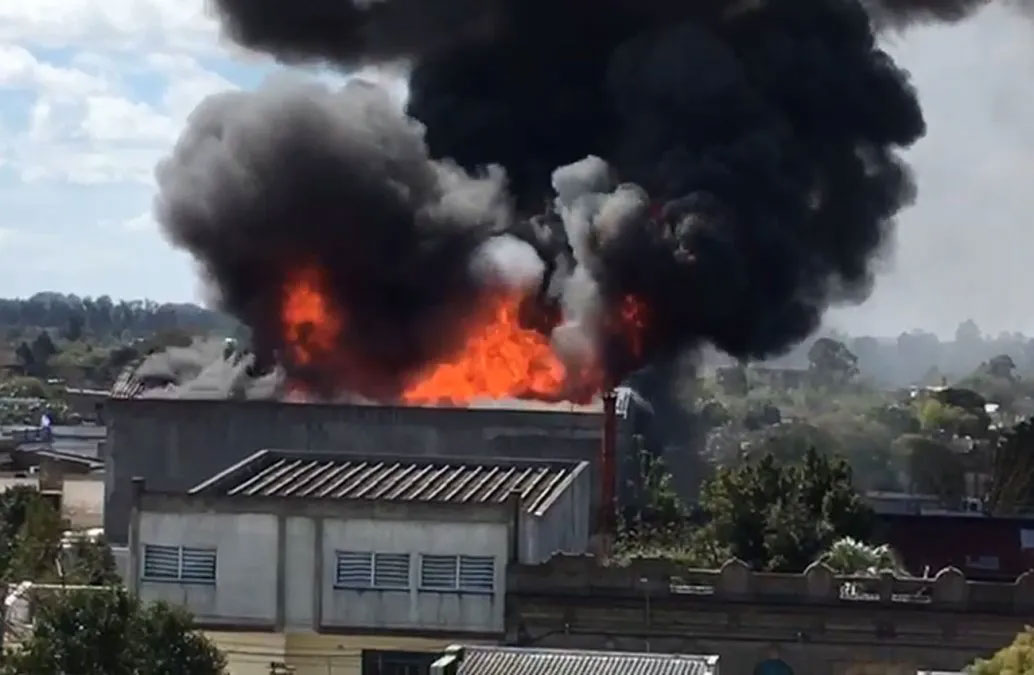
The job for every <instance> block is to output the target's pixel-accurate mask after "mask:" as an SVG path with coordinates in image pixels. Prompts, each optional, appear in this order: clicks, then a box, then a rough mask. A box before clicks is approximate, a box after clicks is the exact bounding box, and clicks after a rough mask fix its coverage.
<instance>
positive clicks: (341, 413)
mask: <svg viewBox="0 0 1034 675" xmlns="http://www.w3.org/2000/svg"><path fill="white" fill-rule="evenodd" d="M131 391H132V390H131ZM138 394H139V392H135V391H134V392H133V395H134V396H136V395H138ZM632 400H633V398H632V396H631V395H630V394H629V393H628V392H627V390H623V391H619V395H618V400H617V416H618V420H617V424H616V431H617V433H616V436H617V438H616V439H615V448H616V454H617V456H618V458H619V460H618V465H617V483H618V484H619V485H625V484H627V483H628V481H627V480H626V477H627V476H626V474H625V472H626V471H633V470H635V468H634V467H635V466H637V461H636V460H637V458H636V456H635V453H636V447H637V446H636V444H635V441H634V438H633V434H634V433H636V428H638V427H639V425H640V424H641V423H643V419H644V418H643V416H644V415H645V414H646V413H643V412H642V411H641V410H640V409H639V408H637V406H636V405H635V404H634V403H632V402H631V401H632ZM105 414H106V420H107V423H108V427H107V429H108V436H107V442H106V446H105V450H106V457H105V459H106V469H107V471H106V479H105V480H106V484H105V500H104V530H105V535H106V536H107V538H108V540H109V541H111V542H113V543H115V544H122V545H124V544H125V543H126V541H127V536H128V526H129V509H130V501H131V492H132V490H131V479H132V478H133V477H135V476H139V477H143V478H144V479H145V480H146V481H147V484H148V486H149V488H150V489H153V490H158V491H166V492H183V491H186V490H188V489H189V488H191V487H192V486H194V485H196V484H198V483H199V482H201V481H203V480H204V479H205V478H207V477H209V476H211V475H213V474H214V473H215V472H217V471H219V470H221V469H223V468H224V467H226V466H228V465H230V464H232V463H233V462H237V461H240V460H241V459H243V458H245V457H247V456H249V455H251V454H252V453H254V452H256V451H257V450H261V449H263V448H270V447H274V448H275V447H285V448H296V449H304V450H319V451H325V452H340V453H361V454H366V455H369V454H385V455H418V456H426V457H434V456H460V457H477V458H493V457H494V458H499V457H528V458H543V459H568V460H575V461H588V462H589V469H588V470H589V473H590V477H591V483H592V484H593V485H594V486H598V485H599V484H600V482H601V481H600V476H599V475H598V472H599V471H600V466H599V465H600V462H599V457H600V454H601V453H600V448H601V443H602V436H603V432H602V429H603V406H602V404H601V403H597V404H594V405H587V406H572V405H546V404H540V403H535V402H529V401H504V402H491V403H485V404H479V405H478V406H472V407H469V408H448V407H442V408H434V407H423V408H421V407H395V406H374V405H339V404H334V405H331V404H308V403H286V402H281V401H260V400H248V401H236V400H211V399H208V400H203V399H162V398H119V397H117V396H115V395H114V394H113V398H112V400H111V401H109V402H108V406H107V408H106V411H105ZM623 458H632V460H633V461H632V462H628V461H624V459H623ZM598 498H599V495H598V493H597V492H594V494H593V507H594V513H595V507H596V506H597V500H598Z"/></svg>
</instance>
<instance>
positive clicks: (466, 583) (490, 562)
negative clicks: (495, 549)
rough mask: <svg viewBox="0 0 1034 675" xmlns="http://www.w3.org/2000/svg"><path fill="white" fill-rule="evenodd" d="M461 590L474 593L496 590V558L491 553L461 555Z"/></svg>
mask: <svg viewBox="0 0 1034 675" xmlns="http://www.w3.org/2000/svg"><path fill="white" fill-rule="evenodd" d="M460 590H461V591H472V592H474V593H491V592H492V591H494V590H495V559H494V558H493V557H492V556H490V555H461V556H460Z"/></svg>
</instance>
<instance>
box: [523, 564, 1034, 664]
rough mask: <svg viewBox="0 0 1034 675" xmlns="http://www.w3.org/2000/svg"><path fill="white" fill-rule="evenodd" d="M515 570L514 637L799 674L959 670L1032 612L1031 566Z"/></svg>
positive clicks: (1007, 638) (998, 644)
mask: <svg viewBox="0 0 1034 675" xmlns="http://www.w3.org/2000/svg"><path fill="white" fill-rule="evenodd" d="M509 574H510V579H509V582H510V587H509V593H508V596H507V616H508V642H510V643H513V644H519V645H527V646H535V647H558V648H571V649H603V650H618V651H656V652H678V653H688V654H717V655H719V657H720V663H721V669H722V672H728V673H750V672H753V670H754V668H755V667H756V666H757V664H758V663H759V662H761V661H764V660H766V659H781V660H783V661H784V662H786V663H787V664H788V665H789V666H790V667H791V668H792V669H793V671H794V672H795V673H799V674H800V675H804V674H807V675H868V674H870V673H872V674H876V673H879V674H880V675H885V674H891V675H896V674H898V673H910V674H911V673H915V672H916V671H918V670H924V669H930V670H943V671H960V670H961V669H962V668H964V667H965V666H967V665H969V664H970V663H972V662H973V660H974V659H976V658H978V657H986V656H989V655H991V654H993V653H994V652H995V651H997V650H998V649H1000V648H1002V647H1004V646H1005V645H1007V644H1009V643H1010V642H1012V640H1013V638H1014V636H1015V635H1016V634H1017V633H1018V632H1019V631H1021V630H1023V627H1024V624H1025V623H1029V621H1030V616H1032V615H1034V572H1028V573H1027V574H1025V575H1023V576H1021V577H1020V578H1019V579H1017V580H1016V581H1015V582H1014V583H987V582H976V581H970V580H967V579H966V578H965V577H964V576H963V575H962V574H961V572H959V571H958V570H955V569H945V570H942V571H941V572H940V573H939V574H937V576H936V578H934V579H912V578H905V579H896V578H893V577H891V576H889V575H888V576H884V577H881V578H879V579H871V578H870V579H860V578H849V577H837V576H835V575H834V574H833V573H832V572H831V571H830V570H829V568H827V567H826V566H824V565H820V564H815V565H812V566H811V567H809V568H808V570H807V571H806V572H805V573H804V574H772V573H757V572H752V571H750V570H749V569H748V568H747V567H746V565H744V564H743V563H741V562H738V561H730V562H728V563H726V565H725V566H724V567H723V568H722V569H721V570H716V571H702V570H692V569H686V568H684V567H681V566H679V565H677V564H676V563H674V562H672V561H667V560H640V561H637V562H635V563H633V564H631V565H628V566H626V567H616V566H606V565H601V564H599V563H597V562H595V561H594V560H593V559H592V558H591V556H585V557H559V558H554V559H553V560H551V561H550V562H549V563H547V564H543V565H534V566H528V565H516V566H512V567H511V569H510V572H509ZM852 589H854V590H853V591H852ZM518 626H519V627H520V628H519V630H518V629H517V627H518Z"/></svg>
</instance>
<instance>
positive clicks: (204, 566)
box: [127, 451, 592, 636]
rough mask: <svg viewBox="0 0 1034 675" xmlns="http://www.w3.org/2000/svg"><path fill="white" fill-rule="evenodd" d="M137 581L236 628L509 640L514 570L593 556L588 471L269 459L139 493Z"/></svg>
mask: <svg viewBox="0 0 1034 675" xmlns="http://www.w3.org/2000/svg"><path fill="white" fill-rule="evenodd" d="M135 487H136V490H135V494H134V505H133V509H132V516H131V523H130V546H129V549H130V560H129V574H128V577H129V578H128V580H127V581H128V582H129V584H130V585H131V587H132V588H134V589H135V590H136V591H137V592H138V593H139V595H140V596H141V598H142V599H144V600H165V601H168V602H170V603H174V604H179V605H182V606H185V607H186V608H187V609H188V610H189V611H191V612H192V613H193V614H194V616H195V618H196V620H197V621H198V623H199V624H200V625H203V626H207V627H213V628H222V629H229V630H272V631H315V632H330V633H333V632H351V631H357V630H361V631H375V632H383V631H401V632H419V633H448V634H455V633H463V634H476V635H484V636H492V635H501V634H502V633H503V632H504V600H505V592H506V572H507V566H508V565H509V564H510V563H511V562H524V563H535V562H540V561H543V560H546V559H548V558H549V557H550V556H551V555H552V554H553V553H554V552H557V551H563V552H570V553H575V552H584V551H585V550H586V549H587V547H588V545H589V525H590V521H591V515H592V514H591V513H590V491H591V485H590V482H589V471H588V466H587V463H586V462H551V461H542V460H528V461H521V460H512V461H491V462H472V461H471V460H469V459H465V460H449V459H442V458H389V457H383V456H379V457H375V458H363V457H351V456H347V455H320V454H317V453H284V452H272V451H262V452H259V453H256V454H255V455H253V456H251V457H249V458H247V459H246V460H244V461H242V462H241V463H239V464H237V465H235V466H234V467H231V468H230V469H227V470H226V471H224V472H222V473H221V474H219V475H218V476H216V477H214V478H212V479H211V480H208V481H206V482H205V483H202V484H201V485H199V486H197V487H196V488H194V489H193V490H191V491H190V492H189V493H188V494H157V493H149V492H148V491H147V490H146V486H145V485H143V483H142V482H137V483H135Z"/></svg>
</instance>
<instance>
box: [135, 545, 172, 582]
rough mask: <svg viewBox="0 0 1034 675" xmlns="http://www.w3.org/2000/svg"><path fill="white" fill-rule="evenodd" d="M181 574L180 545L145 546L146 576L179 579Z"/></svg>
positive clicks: (161, 579)
mask: <svg viewBox="0 0 1034 675" xmlns="http://www.w3.org/2000/svg"><path fill="white" fill-rule="evenodd" d="M179 576H180V549H179V547H178V546H150V545H145V546H144V578H145V579H155V580H159V581H166V580H169V581H177V580H178V579H179Z"/></svg>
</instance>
